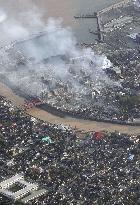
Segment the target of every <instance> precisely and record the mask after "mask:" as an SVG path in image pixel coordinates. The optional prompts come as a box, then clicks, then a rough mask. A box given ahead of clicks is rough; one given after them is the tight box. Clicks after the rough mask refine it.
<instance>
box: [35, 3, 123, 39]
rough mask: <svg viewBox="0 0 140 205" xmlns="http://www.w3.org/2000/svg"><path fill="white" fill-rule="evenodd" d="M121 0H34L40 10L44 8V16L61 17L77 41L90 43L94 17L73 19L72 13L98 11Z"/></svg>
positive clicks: (95, 25) (94, 25)
mask: <svg viewBox="0 0 140 205" xmlns="http://www.w3.org/2000/svg"><path fill="white" fill-rule="evenodd" d="M120 1H121V0H34V2H35V3H36V5H38V7H41V8H42V10H44V8H46V16H47V17H48V16H52V17H55V18H58V17H62V18H63V23H64V25H65V26H70V27H71V28H72V31H73V32H74V35H75V36H76V38H77V40H78V42H80V43H82V42H85V43H92V42H93V41H94V40H95V38H96V36H95V35H93V34H90V33H89V29H92V30H94V31H96V29H97V22H96V19H74V15H77V14H87V13H94V12H95V11H99V10H101V9H103V8H105V7H107V6H109V5H111V4H113V3H117V2H120Z"/></svg>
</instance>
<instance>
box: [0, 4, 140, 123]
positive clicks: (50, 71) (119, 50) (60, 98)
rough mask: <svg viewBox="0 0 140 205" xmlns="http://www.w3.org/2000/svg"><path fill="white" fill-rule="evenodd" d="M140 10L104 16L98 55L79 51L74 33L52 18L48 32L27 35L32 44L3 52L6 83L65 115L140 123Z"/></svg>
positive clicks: (16, 44) (15, 45) (22, 43)
mask: <svg viewBox="0 0 140 205" xmlns="http://www.w3.org/2000/svg"><path fill="white" fill-rule="evenodd" d="M137 9H139V8H138V6H137V7H136V5H134V4H133V6H132V4H130V5H129V4H128V6H127V7H122V8H119V9H118V8H117V10H116V11H114V10H111V11H110V12H108V13H107V14H106V13H104V14H102V17H103V18H102V28H103V29H104V31H103V33H104V43H100V44H96V46H94V49H95V51H96V52H94V51H93V50H92V49H90V48H83V49H81V48H79V47H78V46H77V43H76V39H75V38H74V36H73V34H72V31H71V29H70V28H62V26H61V23H60V21H56V20H54V19H50V20H49V21H48V24H47V25H45V26H44V25H43V28H44V32H42V33H39V34H38V33H37V35H34V36H33V35H32V36H31V38H29V36H28V35H25V36H26V38H27V36H28V38H27V39H29V40H24V41H19V42H14V43H12V44H10V45H8V46H5V47H3V48H2V49H1V51H0V56H1V59H0V61H1V68H2V69H1V76H2V77H3V80H5V81H7V82H8V83H9V84H10V85H11V86H13V87H15V88H16V89H17V90H19V91H20V93H23V94H24V95H26V96H32V97H38V98H41V99H42V100H43V102H45V103H46V105H49V106H51V107H52V108H54V110H55V109H56V110H59V111H61V112H63V113H65V114H66V113H67V114H70V115H72V116H75V117H82V118H85V119H93V120H102V121H112V122H119V123H137V122H139V118H140V112H139V110H140V109H139V108H140V84H139V79H140V76H139V69H140V65H139V60H140V51H139V44H138V43H137V42H136V39H134V36H135V37H136V35H137V34H138V29H139V26H138V25H139V22H140V21H139V12H137ZM130 10H132V11H131V12H130ZM135 11H136V12H135ZM122 12H123V14H124V16H121V14H122ZM128 13H129V16H128ZM108 17H109V18H108ZM103 19H104V22H103ZM107 20H108V21H107ZM36 22H38V21H36ZM39 22H40V21H39ZM112 25H113V26H112ZM41 26H42V25H41ZM130 26H131V27H130ZM14 28H15V25H14ZM17 28H18V29H17V32H19V33H20V35H22V33H23V34H25V33H26V34H27V33H28V32H27V30H25V28H23V27H21V25H20V27H19V24H18V25H17ZM19 28H20V29H19ZM134 28H135V30H137V33H136V32H135V31H134ZM128 29H129V31H131V32H129V33H128ZM11 30H12V29H11ZM12 31H13V30H12ZM134 33H135V35H134ZM99 53H100V54H99ZM106 56H107V57H106ZM43 107H44V106H43ZM46 107H47V106H46Z"/></svg>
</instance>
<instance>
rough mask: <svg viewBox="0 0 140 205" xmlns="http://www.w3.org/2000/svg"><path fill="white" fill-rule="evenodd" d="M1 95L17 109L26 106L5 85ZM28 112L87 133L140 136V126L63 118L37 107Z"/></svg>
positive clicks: (1, 86) (2, 85)
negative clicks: (115, 132) (104, 131)
mask: <svg viewBox="0 0 140 205" xmlns="http://www.w3.org/2000/svg"><path fill="white" fill-rule="evenodd" d="M0 95H2V96H4V97H6V98H7V99H8V100H10V101H11V102H13V103H14V104H15V105H16V106H17V107H23V105H24V98H22V97H19V96H17V95H16V94H15V93H14V92H13V91H12V90H11V89H10V88H9V87H7V86H6V85H4V84H3V83H0ZM26 112H27V113H28V114H30V115H32V116H33V117H36V118H38V119H41V120H44V121H47V122H50V123H53V124H55V123H56V124H61V123H62V124H64V125H70V126H71V127H72V128H77V129H79V130H84V131H86V132H88V131H103V130H106V131H108V132H114V131H118V132H121V133H127V134H131V135H137V134H140V126H129V125H118V124H112V123H104V122H96V121H90V120H82V119H75V118H70V117H67V118H62V117H58V116H55V115H53V114H51V113H49V112H46V111H44V110H41V109H39V108H36V107H33V108H31V109H28V110H27V111H26Z"/></svg>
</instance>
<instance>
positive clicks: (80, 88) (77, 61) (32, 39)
mask: <svg viewBox="0 0 140 205" xmlns="http://www.w3.org/2000/svg"><path fill="white" fill-rule="evenodd" d="M20 15H21V16H20V17H21V19H22V17H23V16H24V22H21V21H19V20H17V19H15V18H11V17H10V18H9V17H8V13H6V11H3V10H2V9H1V10H0V29H1V32H2V35H1V37H0V44H1V47H2V48H1V50H0V65H1V72H0V73H1V75H3V76H5V78H6V80H7V81H8V82H10V83H11V84H12V85H14V86H16V87H17V88H20V89H21V90H22V91H24V92H26V93H28V94H30V95H31V94H32V95H36V96H40V95H41V93H42V92H49V91H50V90H54V89H56V87H57V85H58V84H59V85H60V84H63V85H64V86H66V85H67V84H68V83H69V87H70V85H71V91H72V90H73V92H78V93H79V95H82V94H83V93H86V92H88V90H89V87H90V86H91V85H89V84H88V81H87V83H86V84H84V83H81V81H82V80H83V78H84V79H85V77H87V78H88V80H90V84H92V85H93V87H94V88H96V89H98V90H100V89H101V88H102V87H104V86H105V85H111V84H112V85H113V84H114V82H112V81H111V80H110V79H109V78H108V77H107V75H106V74H105V72H104V70H105V69H106V68H107V67H110V66H112V65H111V63H110V61H109V60H108V59H107V57H106V56H104V55H100V56H99V55H97V54H95V53H94V52H93V50H91V49H81V48H78V47H77V42H76V39H75V37H74V35H73V33H72V30H71V28H69V27H67V28H63V27H62V19H54V18H49V19H48V21H47V24H45V23H44V22H43V21H42V15H41V14H40V13H39V11H38V9H36V8H34V9H33V10H32V11H27V12H24V13H21V14H20ZM19 19H20V18H19ZM41 79H43V80H41ZM44 81H45V83H44ZM46 81H49V83H46Z"/></svg>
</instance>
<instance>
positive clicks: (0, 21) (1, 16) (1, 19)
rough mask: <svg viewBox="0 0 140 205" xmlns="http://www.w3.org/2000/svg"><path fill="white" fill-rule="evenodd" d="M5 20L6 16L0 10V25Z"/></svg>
mask: <svg viewBox="0 0 140 205" xmlns="http://www.w3.org/2000/svg"><path fill="white" fill-rule="evenodd" d="M6 19H7V15H6V13H5V12H4V10H1V9H0V23H2V22H4V21H5V20H6Z"/></svg>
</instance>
